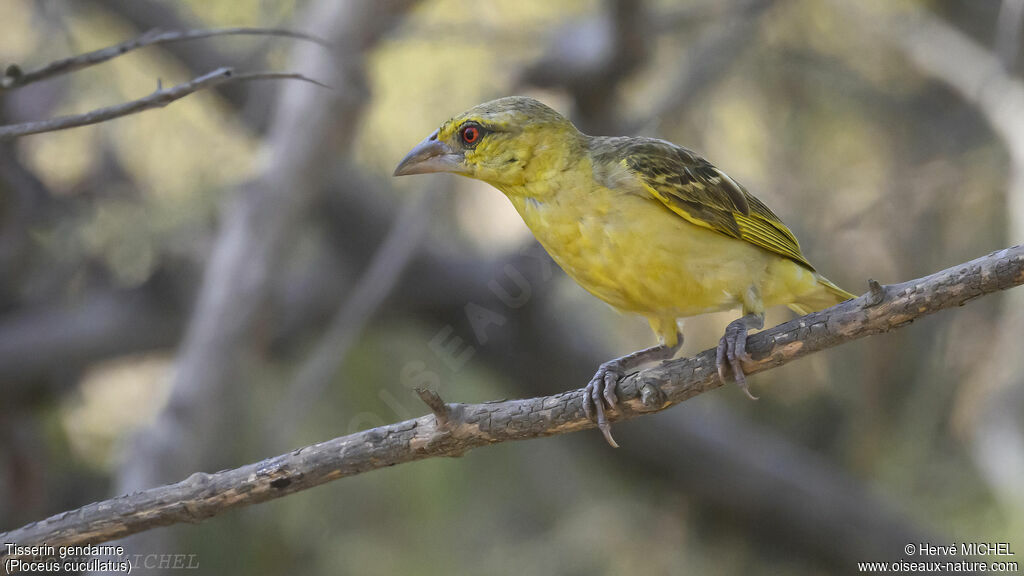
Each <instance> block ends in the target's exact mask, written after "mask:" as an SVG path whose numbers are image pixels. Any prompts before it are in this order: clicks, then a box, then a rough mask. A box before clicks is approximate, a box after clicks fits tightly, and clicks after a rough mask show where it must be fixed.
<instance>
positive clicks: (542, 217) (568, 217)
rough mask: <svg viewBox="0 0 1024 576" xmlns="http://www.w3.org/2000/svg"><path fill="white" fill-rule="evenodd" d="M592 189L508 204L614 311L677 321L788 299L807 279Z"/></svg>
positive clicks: (737, 244)
mask: <svg viewBox="0 0 1024 576" xmlns="http://www.w3.org/2000/svg"><path fill="white" fill-rule="evenodd" d="M613 194H614V193H613V192H611V191H609V190H607V189H599V190H598V191H596V192H592V193H591V194H589V195H587V196H586V197H583V196H581V197H578V198H576V199H575V201H574V202H566V201H565V200H564V199H563V198H560V199H557V200H556V199H551V200H549V201H547V202H538V201H535V200H530V199H522V198H519V199H517V198H514V197H513V198H512V200H513V203H514V204H515V205H516V208H517V209H518V210H519V212H520V214H521V215H522V217H523V220H524V221H525V222H526V224H527V225H528V226H529V227H530V229H531V230H532V231H533V233H534V235H535V236H536V237H537V239H538V240H539V241H540V243H541V244H542V245H543V246H544V248H545V249H546V250H547V251H548V253H549V254H551V257H552V258H553V259H554V260H555V261H556V262H557V263H558V264H559V266H561V267H562V269H564V270H565V271H566V273H568V274H569V276H571V277H572V278H573V279H574V280H576V282H578V283H579V284H580V285H581V286H583V288H585V289H586V290H587V291H589V292H590V293H591V294H593V295H595V296H597V297H598V298H600V299H601V300H604V301H605V302H607V303H608V304H610V305H612V306H613V307H615V308H617V309H619V310H623V311H629V312H635V313H638V314H642V315H644V316H647V317H649V318H683V317H687V316H695V315H698V314H703V313H706V312H715V311H719V310H728V309H732V308H737V307H740V306H741V305H743V303H744V302H743V298H744V294H745V293H746V292H747V291H748V290H749V289H750V288H751V287H754V288H755V289H756V291H757V293H758V295H759V296H760V300H761V301H762V302H763V303H764V305H765V306H772V305H776V304H786V303H789V302H791V301H792V300H793V288H794V286H792V284H793V283H794V282H796V283H797V284H799V285H803V284H807V285H808V287H810V286H813V284H814V283H815V280H814V277H813V273H812V272H811V271H809V270H806V269H805V268H803V267H801V266H799V265H797V264H795V263H793V262H791V261H789V260H787V259H784V258H781V257H779V256H778V255H775V254H772V253H769V252H767V251H765V250H762V249H761V248H758V247H756V246H753V245H751V244H748V243H746V242H743V241H741V240H737V239H733V238H729V237H727V236H724V235H721V234H719V233H717V232H713V231H711V230H707V229H705V228H702V227H699V226H696V225H694V224H691V223H689V222H687V221H685V220H683V219H682V218H680V217H678V216H676V215H675V214H673V213H671V212H670V211H669V210H667V209H666V208H665V207H664V206H662V205H661V204H660V203H658V202H657V201H654V200H649V199H645V198H642V197H638V196H633V195H623V194H617V195H615V196H614V197H613V196H612V195H613Z"/></svg>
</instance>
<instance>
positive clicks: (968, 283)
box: [0, 245, 1024, 558]
mask: <svg viewBox="0 0 1024 576" xmlns="http://www.w3.org/2000/svg"><path fill="white" fill-rule="evenodd" d="M1021 284H1024V245H1018V246H1014V247H1012V248H1007V249H1005V250H999V251H997V252H993V253H992V254H989V255H987V256H983V257H981V258H977V259H975V260H972V261H970V262H966V263H964V264H960V265H958V266H954V267H952V268H949V269H946V270H943V271H942V272H938V273H935V274H932V275H931V276H926V277H924V278H919V279H916V280H911V281H909V282H904V283H902V284H897V285H892V286H888V287H887V289H886V290H885V293H886V296H885V298H884V300H883V301H882V302H880V303H878V304H877V305H875V306H870V307H868V306H864V304H865V302H866V301H867V300H869V299H870V295H864V296H861V297H859V298H855V299H853V300H849V301H846V302H844V303H842V304H838V305H836V306H833V307H832V308H829V309H827V310H822V311H820V312H815V313H813V314H808V315H806V316H803V317H800V318H796V319H794V320H791V321H789V322H786V323H784V324H781V325H779V326H776V327H774V328H772V329H770V330H765V331H763V332H760V333H758V334H755V335H753V336H751V337H750V340H749V342H748V344H747V351H748V353H750V355H751V357H750V359H749V360H748V361H746V362H744V369H745V370H746V372H747V373H748V374H754V373H757V372H763V371H766V370H770V369H772V368H775V367H777V366H781V365H783V364H786V363H789V362H791V361H793V360H795V359H797V358H800V357H803V356H806V355H808V354H812V353H814V352H819V351H821V350H825V349H826V348H831V347H833V346H837V345H840V344H844V343H846V342H850V341H853V340H856V339H859V338H863V337H865V336H870V335H873V334H879V333H883V332H888V331H890V330H894V329H896V328H900V327H902V326H906V325H907V324H910V323H911V322H913V321H914V320H917V319H919V318H922V317H924V316H927V315H929V314H933V313H935V312H938V311H940V310H944V309H947V308H955V307H957V306H960V305H963V304H964V303H966V302H969V301H971V300H974V299H976V298H978V297H980V296H983V295H985V294H991V293H994V292H998V291H1000V290H1005V289H1007V288H1011V287H1013V286H1019V285H1021ZM717 374H718V373H717V370H716V368H715V351H714V349H711V350H705V351H704V352H701V353H700V354H698V355H696V356H694V357H692V358H684V359H680V360H674V361H671V362H666V363H663V364H662V365H660V366H657V367H654V368H649V369H646V370H642V371H640V372H638V373H635V374H632V375H630V376H627V377H626V378H624V379H623V380H622V381H621V382H620V383H619V390H618V392H619V403H618V406H617V408H616V409H615V410H614V411H612V413H611V414H609V419H610V420H625V419H629V418H634V417H637V416H640V415H642V414H647V413H651V412H658V411H661V410H664V409H665V408H668V407H669V406H672V405H674V404H678V403H680V402H683V401H685V400H687V399H689V398H692V397H693V396H696V395H698V394H701V393H703V392H707V391H709V390H713V389H715V388H718V387H719V386H721V385H722V382H721V381H720V380H719V379H718V375H717ZM427 395H428V396H430V394H429V393H428V394H427ZM584 398H585V392H584V390H582V389H578V390H571V391H569V392H563V393H561V394H556V395H554V396H546V397H539V398H530V399H526V400H511V401H506V402H489V403H484V404H448V405H445V411H444V413H445V414H446V416H447V418H446V419H445V420H446V422H445V423H444V424H443V426H442V425H441V423H440V422H439V421H438V420H439V419H438V418H437V417H436V416H435V415H434V414H430V415H427V416H423V417H420V418H417V419H415V420H406V421H404V422H399V423H396V424H390V425H387V426H380V427H378V428H373V429H370V430H364V431H362V432H358V433H356V434H352V435H349V436H343V437H340V438H335V439H333V440H328V441H326V442H322V443H320V444H315V445H313V446H307V447H305V448H301V449H299V450H295V451H293V452H290V453H288V454H283V455H281V456H276V457H274V458H270V459H267V460H263V461H261V462H257V463H255V464H249V465H247V466H243V467H241V468H236V469H234V470H227V471H223V472H217V473H215V474H204V473H196V474H193V475H192V476H190V477H189V478H188V479H186V480H184V481H182V482H178V483H177V484H170V485H166V486H161V487H157V488H151V489H148V490H143V491H140V492H135V493H132V494H127V495H125V496H120V497H118V498H114V499H112V500H107V501H104V502H99V503H95V504H90V505H88V506H85V507H83V508H79V509H77V510H71V511H68V512H65V513H63V514H58V515H56V516H52V517H50V518H48V519H46V520H43V521H41V522H36V523H33V524H29V525H27V526H24V527H22V528H19V529H17V530H12V531H10V532H6V533H2V534H0V542H11V543H14V544H16V545H18V546H33V545H39V544H43V543H46V544H48V545H52V546H61V545H75V544H83V543H92V544H97V543H100V542H105V541H108V540H111V539H114V538H119V537H122V536H126V535H129V534H134V533H137V532H142V531H145V530H148V529H150V528H153V527H157V526H167V525H170V524H176V523H180V522H197V521H200V520H203V519H206V518H210V517H212V516H216V515H218V514H222V513H224V512H226V511H227V510H231V509H234V508H240V507H243V506H248V505H250V504H255V503H258V502H264V501H267V500H271V499H274V498H279V497H281V496H284V495H287V494H291V493H292V492H298V491H300V490H306V489H309V488H312V487H314V486H318V485H320V484H324V483H326V482H330V481H331V480H336V479H338V478H343V477H346V476H353V475H356V474H361V473H364V472H369V471H370V470H376V469H378V468H383V467H386V466H393V465H395V464H402V463H405V462H411V461H414V460H422V459H424V458H431V457H437V456H453V455H460V454H462V453H464V452H466V451H467V450H469V449H471V448H476V447H479V446H486V445H489V444H495V443H499V442H507V441H511V440H524V439H527V438H538V437H544V436H553V435H556V434H565V433H568V432H575V431H578V430H585V429H589V428H593V427H594V426H595V425H594V423H593V422H592V421H590V420H588V419H587V418H586V417H585V416H584V413H583V401H584ZM437 400H438V402H440V398H438V399H437ZM430 401H431V402H434V399H433V397H432V396H431V398H430ZM435 404H436V403H435ZM432 409H433V407H432ZM596 441H598V440H596V439H595V442H596ZM10 555H11V554H9V553H8V552H7V551H6V550H5V549H3V548H0V558H5V556H10Z"/></svg>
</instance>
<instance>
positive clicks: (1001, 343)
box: [833, 1, 1024, 511]
mask: <svg viewBox="0 0 1024 576" xmlns="http://www.w3.org/2000/svg"><path fill="white" fill-rule="evenodd" d="M833 5H834V6H835V7H836V10H837V11H839V12H841V13H842V14H844V15H848V16H852V17H853V18H854V19H855V21H857V22H859V23H860V24H861V26H862V27H863V28H864V29H866V30H872V31H874V32H875V33H878V34H881V35H882V37H883V38H884V40H886V41H887V42H889V43H890V44H892V45H893V46H895V47H896V48H897V49H899V50H900V51H901V52H903V54H905V55H906V57H907V59H908V60H910V62H911V63H913V64H914V66H916V67H917V68H918V70H920V71H921V72H922V73H924V74H926V75H928V76H931V77H933V78H935V79H936V80H938V81H940V82H943V83H944V84H946V85H947V86H949V87H950V88H951V89H952V90H953V91H954V92H956V93H957V94H958V95H959V96H960V97H961V98H962V99H963V100H964V102H966V103H967V104H969V105H971V106H973V107H974V108H975V109H977V111H978V112H979V113H980V114H981V116H982V117H984V118H985V121H986V122H987V123H988V125H989V127H990V128H991V129H992V131H993V132H994V133H995V134H996V135H998V136H999V138H1000V139H1001V140H1002V142H1003V144H1004V146H1005V147H1006V150H1007V152H1008V153H1009V157H1010V179H1009V182H1008V183H1007V189H1006V193H1005V195H1006V210H1005V214H1006V219H1007V220H1006V223H1007V227H1008V232H1009V236H1010V238H1012V239H1013V240H1015V241H1016V240H1020V239H1021V238H1024V82H1022V81H1021V80H1020V79H1018V78H1016V77H1014V76H1012V75H1010V74H1009V72H1008V71H1007V68H1006V67H1005V66H1004V65H1003V62H1001V61H1000V58H999V57H998V56H997V55H996V54H994V53H992V52H991V51H990V50H988V49H986V48H985V47H983V46H981V45H979V44H978V43H977V42H975V41H974V40H973V39H972V38H971V37H970V36H968V35H967V34H965V33H963V32H961V31H960V30H958V29H956V28H955V27H953V26H952V25H950V24H948V23H947V22H945V21H944V20H942V19H941V18H939V17H937V16H935V15H934V14H932V13H930V12H928V11H927V10H925V9H922V8H913V9H910V10H905V11H904V10H901V11H899V12H898V14H895V15H893V16H892V17H888V16H883V17H878V16H872V15H871V14H870V13H869V12H866V11H864V10H862V9H861V8H860V7H859V6H858V4H857V3H850V2H839V1H835V2H833ZM1004 8H1006V5H1005V4H1004ZM1014 9H1015V8H1007V11H1012V10H1014ZM1004 16H1005V17H1010V15H1008V14H1001V19H1002V17H1004ZM1018 20H1019V18H1018ZM1001 25H1002V24H1001ZM1017 25H1018V26H1019V23H1018V24H1017ZM991 333H992V345H991V346H988V347H987V348H986V351H987V358H985V359H984V360H983V361H981V362H979V369H978V370H977V371H976V373H975V374H974V375H973V377H972V379H971V380H972V382H971V384H972V385H971V387H970V389H971V390H972V393H973V394H975V395H976V396H978V398H977V399H976V400H975V401H974V402H973V405H974V406H975V408H974V409H973V410H972V412H973V413H971V414H970V415H962V420H964V422H961V424H962V425H964V426H965V427H966V428H969V429H970V430H971V436H972V438H971V440H972V442H973V444H974V450H973V453H972V455H973V456H974V458H975V461H976V462H977V463H978V467H979V469H980V470H981V471H982V472H983V475H984V476H985V478H986V480H987V481H988V482H989V484H990V485H991V486H992V487H993V488H994V490H995V491H996V493H997V494H999V496H1000V498H1001V499H1002V500H1003V501H1004V502H1005V503H1006V504H1008V505H1010V506H1011V507H1012V508H1013V509H1015V510H1016V511H1020V510H1024V486H1022V484H1021V482H1020V477H1021V475H1022V474H1024V456H1022V452H1021V451H1020V450H1013V449H1012V447H1013V446H1024V427H1022V426H1021V424H1020V421H1019V410H1020V407H1021V406H1024V393H1022V392H1021V390H1022V385H1024V376H1022V375H1024V358H1022V357H1021V355H1020V354H1019V350H1020V342H1021V341H1022V340H1024V296H1022V295H1021V294H1020V293H1019V292H1014V293H1011V294H1008V295H1007V298H1006V300H1005V301H1004V303H1003V306H1002V313H1001V315H1000V320H999V323H998V325H996V326H994V327H993V328H992V331H991ZM978 390H981V391H983V392H984V393H983V394H977V391H978ZM997 447H998V448H997Z"/></svg>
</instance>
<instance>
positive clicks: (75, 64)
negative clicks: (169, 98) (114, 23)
mask: <svg viewBox="0 0 1024 576" xmlns="http://www.w3.org/2000/svg"><path fill="white" fill-rule="evenodd" d="M238 35H246V36H283V37H286V38H296V39H299V40H308V41H310V42H315V43H316V44H320V45H321V46H324V47H330V43H329V42H327V41H326V40H323V39H321V38H317V37H316V36H313V35H311V34H306V33H303V32H296V31H294V30H286V29H284V28H250V27H239V28H216V29H213V30H177V31H173V30H172V31H164V30H160V29H153V30H150V31H148V32H146V33H144V34H142V35H141V36H137V37H135V38H132V39H131V40H127V41H125V42H122V43H120V44H115V45H113V46H108V47H106V48H101V49H99V50H94V51H92V52H86V53H85V54H79V55H77V56H71V57H69V58H64V59H61V60H56V61H54V62H50V63H49V64H47V65H45V66H43V67H41V68H36V69H35V70H29V71H28V72H24V71H22V70H21V68H20V67H18V66H16V65H10V66H8V67H7V70H6V72H5V73H4V76H3V77H2V78H0V92H3V91H4V90H11V89H14V88H20V87H22V86H25V85H27V84H31V83H33V82H39V81H40V80H46V79H47V78H53V77H54V76H59V75H61V74H69V73H71V72H75V71H77V70H81V69H83V68H88V67H89V66H95V65H96V64H101V63H103V62H106V61H107V60H111V59H114V58H117V57H118V56H121V55H122V54H127V53H128V52H131V51H133V50H138V49H139V48H144V47H146V46H153V45H155V44H167V43H170V42H183V41H185V40H198V39H201V38H211V37H213V36H238Z"/></svg>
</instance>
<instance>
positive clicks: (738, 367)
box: [715, 314, 764, 400]
mask: <svg viewBox="0 0 1024 576" xmlns="http://www.w3.org/2000/svg"><path fill="white" fill-rule="evenodd" d="M763 326H764V314H747V315H745V316H744V317H742V318H740V319H738V320H733V321H732V322H730V323H729V325H728V326H726V327H725V335H723V336H722V339H721V340H719V341H718V351H717V354H716V357H715V363H716V364H717V365H718V377H719V378H721V379H722V382H728V381H729V380H728V378H727V377H726V373H727V372H728V370H730V369H731V370H732V377H733V379H734V380H736V383H737V384H739V386H740V388H741V389H742V390H743V392H745V393H746V394H747V396H749V397H750V399H751V400H757V396H754V395H753V394H751V393H750V389H749V388H747V377H746V375H745V374H744V373H743V360H749V359H750V356H749V355H748V354H747V330H749V329H751V328H753V329H754V330H760V329H761V328H762V327H763Z"/></svg>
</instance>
